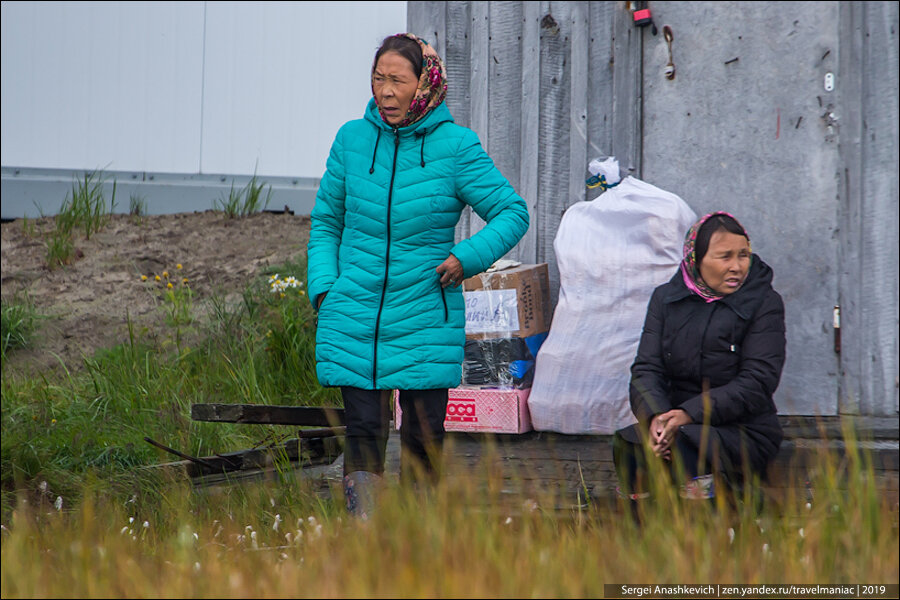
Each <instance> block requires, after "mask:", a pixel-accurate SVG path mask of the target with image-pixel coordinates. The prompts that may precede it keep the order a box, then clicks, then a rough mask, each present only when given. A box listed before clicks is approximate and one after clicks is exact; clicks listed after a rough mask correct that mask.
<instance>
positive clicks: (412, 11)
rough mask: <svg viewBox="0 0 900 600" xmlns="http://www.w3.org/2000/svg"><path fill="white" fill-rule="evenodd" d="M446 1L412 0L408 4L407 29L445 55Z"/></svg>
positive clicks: (441, 55)
mask: <svg viewBox="0 0 900 600" xmlns="http://www.w3.org/2000/svg"><path fill="white" fill-rule="evenodd" d="M445 11H446V3H444V2H422V1H412V2H407V4H406V30H407V31H409V32H410V33H414V34H416V35H417V36H419V37H420V38H423V39H424V40H425V41H426V42H428V43H429V44H431V46H432V47H433V48H434V49H435V50H436V51H437V53H438V56H440V57H441V58H443V57H444V52H445V51H446V49H447V35H446V33H447V18H446V14H445Z"/></svg>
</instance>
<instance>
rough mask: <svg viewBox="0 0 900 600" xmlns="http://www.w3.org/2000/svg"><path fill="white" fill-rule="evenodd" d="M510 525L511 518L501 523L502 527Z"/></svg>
mask: <svg viewBox="0 0 900 600" xmlns="http://www.w3.org/2000/svg"><path fill="white" fill-rule="evenodd" d="M510 523H512V517H506V521H504V522H503V524H504V525H509V524H510Z"/></svg>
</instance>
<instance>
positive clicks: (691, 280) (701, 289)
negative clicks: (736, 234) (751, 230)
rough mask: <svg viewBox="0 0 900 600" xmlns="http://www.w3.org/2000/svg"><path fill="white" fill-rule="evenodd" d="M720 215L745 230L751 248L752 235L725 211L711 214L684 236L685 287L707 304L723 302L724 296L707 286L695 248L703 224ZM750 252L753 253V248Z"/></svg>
mask: <svg viewBox="0 0 900 600" xmlns="http://www.w3.org/2000/svg"><path fill="white" fill-rule="evenodd" d="M720 215H724V216H726V217H731V218H732V219H734V222H735V223H737V224H738V225H739V226H740V228H741V229H743V230H744V237H745V238H747V245H748V246H749V244H750V235H749V234H748V233H747V229H746V228H745V227H744V226H743V225H741V223H740V221H738V220H737V219H735V218H734V215H732V214H729V213H727V212H724V211H717V212H713V213H709V214H708V215H706V216H704V217H703V218H702V219H700V220H699V221H697V222H696V223H694V224H693V225H692V226H691V228H690V229H688V232H687V234H686V235H685V236H684V258H683V259H682V261H681V277H682V278H683V279H684V285H686V286H687V288H688V289H689V290H691V291H692V292H693V293H695V294H697V295H698V296H700V297H701V298H703V299H704V300H706V301H707V302H715V301H716V300H721V299H722V298H723V297H724V296H722V295H721V294H717V293H716V292H714V291H713V290H712V288H710V287H709V286H708V285H706V282H705V281H703V278H702V277H700V265H699V264H698V263H697V251H696V249H695V246H696V244H697V234H698V233H699V232H700V228H701V227H703V224H704V223H706V222H707V221H709V220H710V219H711V218H713V217H717V216H720ZM750 251H751V252H752V251H753V250H752V248H751V250H750Z"/></svg>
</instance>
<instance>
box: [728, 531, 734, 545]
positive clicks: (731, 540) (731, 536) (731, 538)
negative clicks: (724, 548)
mask: <svg viewBox="0 0 900 600" xmlns="http://www.w3.org/2000/svg"><path fill="white" fill-rule="evenodd" d="M728 543H729V544H733V543H734V527H729V528H728Z"/></svg>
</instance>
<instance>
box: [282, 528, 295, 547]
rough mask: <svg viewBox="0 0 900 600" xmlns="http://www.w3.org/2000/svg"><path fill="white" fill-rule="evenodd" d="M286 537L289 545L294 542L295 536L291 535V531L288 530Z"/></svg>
mask: <svg viewBox="0 0 900 600" xmlns="http://www.w3.org/2000/svg"><path fill="white" fill-rule="evenodd" d="M284 539H286V540H287V543H288V545H291V544H293V543H294V536H292V535H291V532H290V531H288V532H287V533H286V534H284Z"/></svg>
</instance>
